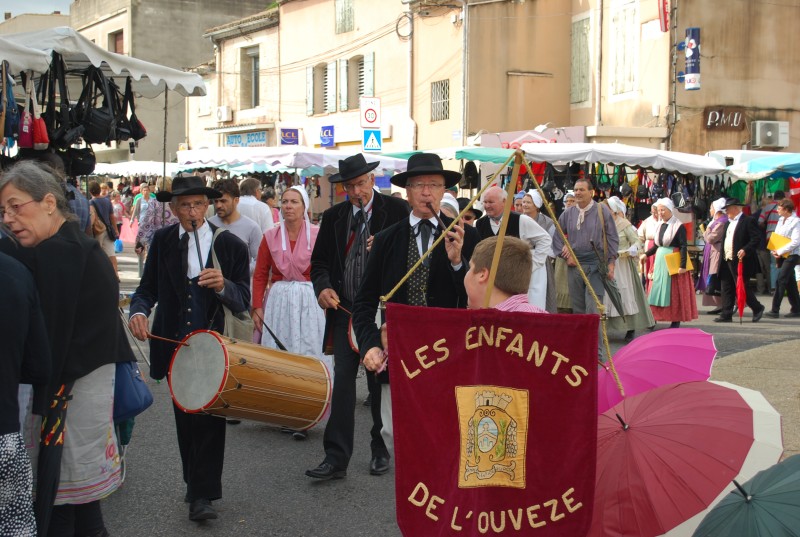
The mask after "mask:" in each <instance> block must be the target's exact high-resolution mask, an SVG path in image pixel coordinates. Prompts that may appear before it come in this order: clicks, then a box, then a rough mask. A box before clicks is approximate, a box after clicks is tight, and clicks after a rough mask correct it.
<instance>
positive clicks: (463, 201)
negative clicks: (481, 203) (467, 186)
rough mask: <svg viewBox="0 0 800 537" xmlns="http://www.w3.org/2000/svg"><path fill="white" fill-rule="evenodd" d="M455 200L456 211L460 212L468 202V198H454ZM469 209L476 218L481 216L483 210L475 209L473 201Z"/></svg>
mask: <svg viewBox="0 0 800 537" xmlns="http://www.w3.org/2000/svg"><path fill="white" fill-rule="evenodd" d="M456 201H457V202H458V212H461V211H463V210H464V207H466V206H467V203H469V198H456ZM469 210H470V211H472V212H473V213H475V219H476V220H477V219H478V218H480V217H481V216H483V211H479V210H478V209H476V208H475V204H474V203H473V204H472V207H470V208H469Z"/></svg>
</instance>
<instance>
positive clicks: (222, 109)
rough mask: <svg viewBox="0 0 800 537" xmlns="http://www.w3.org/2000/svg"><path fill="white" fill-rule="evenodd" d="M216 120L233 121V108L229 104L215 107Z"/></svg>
mask: <svg viewBox="0 0 800 537" xmlns="http://www.w3.org/2000/svg"><path fill="white" fill-rule="evenodd" d="M217 121H233V110H232V109H231V107H230V106H218V107H217Z"/></svg>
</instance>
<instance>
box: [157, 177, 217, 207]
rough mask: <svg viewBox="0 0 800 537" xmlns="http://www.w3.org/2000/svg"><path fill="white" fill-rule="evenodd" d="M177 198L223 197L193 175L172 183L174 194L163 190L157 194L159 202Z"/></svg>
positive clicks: (204, 181)
mask: <svg viewBox="0 0 800 537" xmlns="http://www.w3.org/2000/svg"><path fill="white" fill-rule="evenodd" d="M175 196H207V197H208V198H209V199H214V198H218V197H220V196H222V194H221V193H220V191H219V190H214V189H213V188H208V187H207V186H206V180H205V179H203V178H202V177H198V176H196V175H192V176H190V177H176V178H175V179H173V181H172V192H170V191H168V190H162V191H161V192H159V193H158V194H156V199H157V200H158V201H171V200H172V198H173V197H175Z"/></svg>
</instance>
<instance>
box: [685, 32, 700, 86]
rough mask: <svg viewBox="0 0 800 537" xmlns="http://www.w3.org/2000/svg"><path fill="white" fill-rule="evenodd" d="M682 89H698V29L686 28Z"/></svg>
mask: <svg viewBox="0 0 800 537" xmlns="http://www.w3.org/2000/svg"><path fill="white" fill-rule="evenodd" d="M684 89H687V90H699V89H700V28H686V79H685V80H684Z"/></svg>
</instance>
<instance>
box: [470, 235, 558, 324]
mask: <svg viewBox="0 0 800 537" xmlns="http://www.w3.org/2000/svg"><path fill="white" fill-rule="evenodd" d="M496 246H497V237H491V238H488V239H484V240H482V241H481V242H479V243H478V245H477V246H476V247H475V251H474V252H473V253H472V257H471V258H470V261H469V271H468V272H467V274H466V275H465V276H464V287H465V288H466V290H467V307H468V308H470V309H478V308H481V307H483V300H484V297H485V296H486V288H487V286H488V285H489V269H490V267H491V266H492V257H493V256H494V250H495V248H496ZM532 268H533V261H532V260H531V248H530V246H529V245H528V243H527V242H525V241H523V240H522V239H518V238H516V237H505V238H504V239H503V249H502V252H501V253H500V263H498V265H497V275H496V276H495V279H494V287H493V288H492V291H491V296H490V298H489V307H490V308H495V309H498V310H501V311H525V312H529V313H547V311H545V310H543V309H541V308H539V307H537V306H534V305H533V304H529V303H528V284H529V283H530V279H531V270H532Z"/></svg>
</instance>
